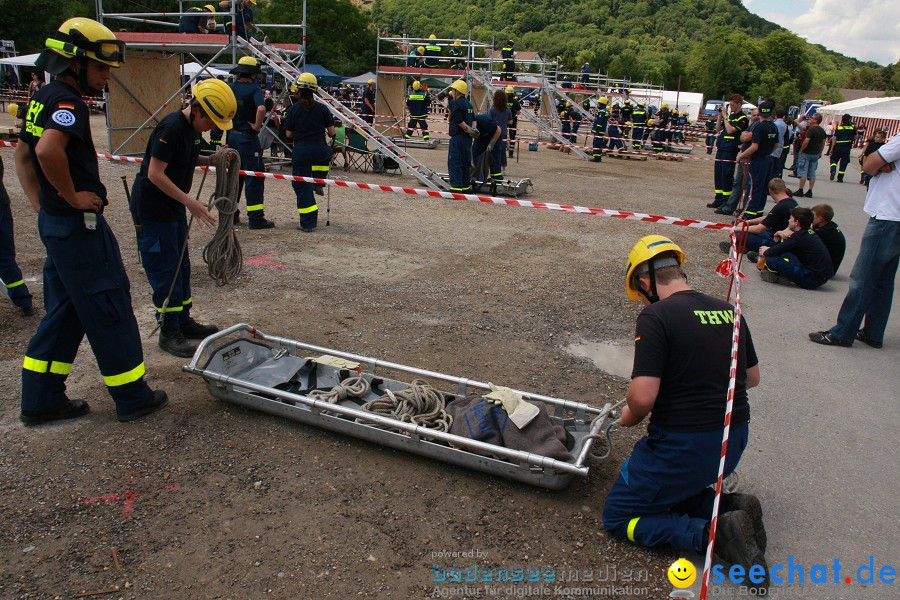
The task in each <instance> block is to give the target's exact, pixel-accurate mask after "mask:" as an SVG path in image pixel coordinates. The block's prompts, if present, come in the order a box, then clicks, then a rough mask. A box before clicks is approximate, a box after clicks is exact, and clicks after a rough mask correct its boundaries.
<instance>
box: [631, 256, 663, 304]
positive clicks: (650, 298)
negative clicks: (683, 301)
mask: <svg viewBox="0 0 900 600" xmlns="http://www.w3.org/2000/svg"><path fill="white" fill-rule="evenodd" d="M647 275H649V276H650V293H649V294H648V293H647V292H646V290H644V288H642V287H641V286H640V281H638V285H637V286H635V287H637V289H638V292H640V293H641V295H642V296H643V297H644V298H646V299H647V302H649V303H650V304H653V303H655V302H659V293H657V291H656V269H654V268H653V261H650V264H649V265H648V268H647Z"/></svg>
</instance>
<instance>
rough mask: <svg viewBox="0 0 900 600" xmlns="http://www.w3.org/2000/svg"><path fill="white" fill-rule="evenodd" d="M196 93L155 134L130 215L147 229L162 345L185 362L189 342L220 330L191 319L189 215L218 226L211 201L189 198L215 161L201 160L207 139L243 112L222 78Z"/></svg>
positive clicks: (143, 246) (144, 240)
mask: <svg viewBox="0 0 900 600" xmlns="http://www.w3.org/2000/svg"><path fill="white" fill-rule="evenodd" d="M192 92H193V99H192V100H191V103H190V104H189V105H188V106H187V107H185V108H184V109H182V110H180V111H178V112H174V113H172V114H170V115H168V116H167V117H165V118H164V119H163V120H162V121H160V122H159V124H158V125H157V126H156V128H155V129H154V130H153V133H152V134H151V135H150V140H149V141H148V142H147V150H146V151H145V152H144V161H143V162H142V163H141V170H140V172H139V173H138V175H137V177H135V179H134V186H133V187H132V190H131V204H132V206H131V210H132V213H134V215H135V223H139V224H140V230H139V233H138V236H137V238H138V248H139V249H140V251H141V264H143V265H144V272H145V273H146V274H147V280H148V281H149V282H150V287H152V288H153V305H154V306H155V307H156V318H157V320H158V321H159V323H160V332H159V347H160V348H162V349H163V350H165V351H166V352H168V353H169V354H172V355H173V356H179V357H181V358H190V357H192V356H193V355H194V352H195V351H196V350H197V345H196V344H195V343H193V342H189V341H188V340H202V339H204V338H206V337H208V336H210V335H212V334H214V333H216V332H217V331H218V330H219V329H218V327H216V326H214V325H201V324H200V323H198V322H197V321H195V320H194V319H193V318H191V313H190V311H191V307H192V306H193V297H192V295H191V259H190V256H189V255H188V252H187V249H186V248H185V250H184V255H183V256H182V248H183V247H185V242H186V240H187V235H188V225H187V222H186V221H185V216H186V213H187V211H190V213H191V217H192V219H197V220H198V221H200V222H201V223H203V224H204V225H206V226H207V227H213V226H215V224H216V218H215V217H214V216H213V215H212V213H210V212H209V209H208V208H207V206H206V203H204V202H203V201H201V200H196V199H194V198H192V197H191V195H190V194H188V192H189V191H190V190H191V185H192V184H193V182H194V167H196V166H197V165H198V164H201V165H206V164H210V162H213V163H214V162H215V159H213V160H211V159H209V158H207V157H206V156H200V139H201V137H200V134H201V132H204V131H209V130H210V129H212V128H213V127H218V128H219V129H221V130H222V131H228V130H229V129H231V119H232V118H233V117H234V114H235V111H236V110H237V101H236V100H235V97H234V93H233V92H232V91H231V88H229V87H228V85H226V84H225V83H224V82H222V81H219V80H218V79H207V80H205V81H201V82H200V83H198V84H197V85H195V86H194V87H193V89H192ZM179 259H181V260H180V262H179ZM166 299H168V302H166Z"/></svg>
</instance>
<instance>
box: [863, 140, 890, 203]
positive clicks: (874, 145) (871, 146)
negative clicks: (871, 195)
mask: <svg viewBox="0 0 900 600" xmlns="http://www.w3.org/2000/svg"><path fill="white" fill-rule="evenodd" d="M886 139H887V134H886V133H885V132H884V131H876V132H875V135H874V136H872V139H870V140H869V143H868V144H866V149H865V150H863V152H862V154H860V155H859V183H860V184H863V183H864V184H866V189H869V180H870V179H872V176H871V175H869V174H867V173H866V172H865V171H863V170H862V164H863V161H864V160H865V159H866V157H867V156H869V155H870V154H872V153H873V152H875V151H876V150H878V149H879V148H881V147H882V146H884V142H885V140H886Z"/></svg>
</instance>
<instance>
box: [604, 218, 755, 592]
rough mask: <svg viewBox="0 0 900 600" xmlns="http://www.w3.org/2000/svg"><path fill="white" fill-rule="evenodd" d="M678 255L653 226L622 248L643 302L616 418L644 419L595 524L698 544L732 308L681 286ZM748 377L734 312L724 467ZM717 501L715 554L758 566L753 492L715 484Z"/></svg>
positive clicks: (738, 438) (699, 548) (706, 510)
mask: <svg viewBox="0 0 900 600" xmlns="http://www.w3.org/2000/svg"><path fill="white" fill-rule="evenodd" d="M683 262H684V253H683V252H682V251H681V249H680V248H679V247H678V246H677V245H676V244H674V243H673V242H672V241H671V240H669V239H668V238H665V237H663V236H659V235H648V236H646V237H644V238H641V240H639V241H638V243H637V244H635V246H634V248H632V250H631V253H630V254H629V256H628V262H627V266H626V291H627V294H628V297H629V298H631V299H634V300H637V299H640V300H641V301H642V302H643V303H644V304H645V308H644V310H643V311H642V312H641V314H640V315H639V316H638V319H637V327H636V330H635V355H634V369H633V371H632V375H631V377H632V381H631V385H630V386H629V388H628V393H627V396H626V399H627V406H626V407H625V409H624V410H623V411H622V417H621V419H620V420H619V425H621V426H623V427H632V426H634V425H637V424H639V423H640V422H641V421H643V419H644V418H645V417H646V416H647V415H648V414H649V415H650V423H649V425H648V427H647V429H648V435H647V436H645V437H643V438H642V439H641V440H639V441H638V442H637V444H635V446H634V450H633V452H632V455H631V457H630V458H629V459H628V460H627V461H626V462H625V464H624V465H622V469H621V472H620V473H619V476H618V478H617V479H616V482H615V484H614V485H613V487H612V489H611V490H610V492H609V495H608V496H607V499H606V504H605V505H604V507H603V524H604V526H605V528H606V531H608V532H609V533H612V534H613V535H616V536H619V537H627V538H628V539H629V540H631V541H634V542H636V543H638V544H640V545H642V546H649V547H653V546H658V545H661V544H669V545H671V546H674V547H675V548H678V549H681V550H690V551H693V552H697V553H703V552H705V549H706V545H707V541H708V538H709V522H710V518H711V516H712V508H713V501H714V492H713V490H712V489H711V488H710V487H709V486H710V485H711V484H713V483H715V482H716V479H717V472H718V467H719V459H720V455H721V448H722V427H723V424H724V423H725V408H726V401H727V394H728V387H729V375H730V372H731V345H732V334H733V329H734V308H733V307H732V306H731V305H730V304H728V303H727V302H724V301H722V300H718V299H716V298H713V297H711V296H707V295H706V294H702V293H700V292H697V291H695V290H693V289H691V287H690V286H689V285H688V284H687V279H686V276H685V274H684V271H683V270H682V268H681V265H682V263H683ZM758 383H759V365H758V360H757V357H756V351H755V350H754V348H753V341H752V339H751V338H750V332H749V329H748V328H747V325H746V322H743V321H742V322H741V328H740V338H739V344H738V355H737V365H736V381H735V388H734V404H733V412H732V415H731V422H730V434H729V441H728V449H727V453H726V456H725V471H724V474H725V475H726V476H727V475H729V474H730V473H731V472H733V471H734V469H735V468H736V467H737V464H738V461H739V460H740V457H741V454H742V453H743V451H744V449H745V448H746V446H747V437H748V431H749V428H748V423H749V420H750V407H749V404H748V401H747V389H749V388H751V387H754V386H756V385H757V384H758ZM719 509H720V517H719V522H718V529H717V532H716V545H715V552H716V555H717V557H718V559H719V560H721V561H722V562H726V563H729V564H740V565H742V566H744V567H745V568H749V567H750V566H751V565H761V566H762V567H763V569H764V570H765V571H766V572H768V568H767V565H766V562H765V556H764V553H765V546H766V534H765V529H764V527H763V524H762V508H761V506H760V503H759V500H758V499H756V498H755V497H753V496H750V495H748V494H724V495H723V497H722V499H721V502H720V506H719ZM765 585H766V584H763V586H765Z"/></svg>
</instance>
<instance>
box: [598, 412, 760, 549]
mask: <svg viewBox="0 0 900 600" xmlns="http://www.w3.org/2000/svg"><path fill="white" fill-rule="evenodd" d="M723 417H724V415H723ZM723 420H724V419H723ZM647 431H648V435H646V436H644V437H643V438H641V439H640V440H638V442H637V444H635V445H634V450H633V451H632V454H631V457H629V458H628V460H626V461H625V464H623V465H622V469H621V470H620V471H619V476H618V478H617V479H616V482H615V484H613V487H612V489H611V490H610V491H609V495H608V496H607V497H606V504H605V505H604V506H603V525H604V527H605V528H606V531H608V532H609V533H612V534H613V535H616V536H618V537H627V538H628V539H629V540H631V541H633V542H636V543H638V544H640V545H642V546H647V547H653V546H658V545H660V544H669V545H671V546H673V547H675V548H678V549H680V550H692V551H694V552H702V551H703V550H704V549H705V548H706V542H707V540H706V539H705V538H704V535H703V534H704V529H705V527H706V524H707V523H709V520H710V518H711V517H712V508H713V498H714V493H713V490H712V489H711V488H709V486H710V485H712V484H713V483H715V482H716V478H717V475H718V470H719V457H720V455H721V453H722V431H721V430H719V429H717V430H714V431H701V432H690V433H687V432H678V431H665V430H663V429H661V428H659V427H657V426H655V425H650V426H649V427H648V428H647ZM748 431H749V426H748V424H746V423H745V424H743V425H741V426H738V427H732V428H731V432H730V435H729V439H728V452H727V454H726V456H725V477H727V476H728V475H730V474H731V473H732V471H734V469H735V467H737V464H738V461H739V460H740V458H741V454H743V452H744V448H746V447H747V435H748Z"/></svg>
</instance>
